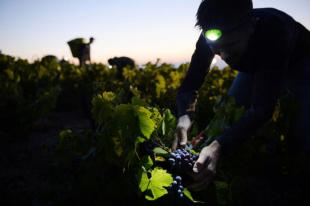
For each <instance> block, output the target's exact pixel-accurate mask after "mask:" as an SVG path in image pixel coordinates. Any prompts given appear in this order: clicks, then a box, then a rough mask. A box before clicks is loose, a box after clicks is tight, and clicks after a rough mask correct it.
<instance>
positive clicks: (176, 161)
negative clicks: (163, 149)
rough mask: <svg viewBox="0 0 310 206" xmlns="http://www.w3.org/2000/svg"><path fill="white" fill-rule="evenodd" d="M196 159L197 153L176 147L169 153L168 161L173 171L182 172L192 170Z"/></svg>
mask: <svg viewBox="0 0 310 206" xmlns="http://www.w3.org/2000/svg"><path fill="white" fill-rule="evenodd" d="M197 159H198V155H193V154H192V153H191V152H189V151H187V150H186V149H177V150H176V151H174V152H171V153H170V155H169V157H168V162H169V164H170V168H171V170H172V171H173V172H174V173H184V172H188V171H191V170H192V168H193V166H194V164H195V161H196V160H197Z"/></svg>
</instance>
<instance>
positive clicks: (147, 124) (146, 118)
mask: <svg viewBox="0 0 310 206" xmlns="http://www.w3.org/2000/svg"><path fill="white" fill-rule="evenodd" d="M137 114H138V118H139V126H140V131H141V133H142V134H143V135H144V136H145V137H146V138H147V139H149V138H150V137H151V134H152V133H153V131H154V130H155V123H154V122H153V120H152V119H151V115H152V113H151V112H150V111H148V110H147V109H146V108H144V107H138V109H137Z"/></svg>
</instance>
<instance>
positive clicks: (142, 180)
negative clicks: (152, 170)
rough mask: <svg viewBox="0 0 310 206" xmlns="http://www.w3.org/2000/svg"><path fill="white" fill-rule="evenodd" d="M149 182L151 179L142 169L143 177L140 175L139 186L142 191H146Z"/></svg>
mask: <svg viewBox="0 0 310 206" xmlns="http://www.w3.org/2000/svg"><path fill="white" fill-rule="evenodd" d="M149 183H150V180H149V178H148V177H147V172H145V171H142V173H141V177H140V182H139V188H140V190H141V192H144V191H146V190H147V188H148V185H149Z"/></svg>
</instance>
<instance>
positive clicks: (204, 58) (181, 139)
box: [172, 35, 214, 150]
mask: <svg viewBox="0 0 310 206" xmlns="http://www.w3.org/2000/svg"><path fill="white" fill-rule="evenodd" d="M213 56H214V54H213V53H212V51H211V50H210V48H209V46H208V44H207V42H206V40H205V38H204V37H203V36H202V35H200V37H199V39H198V41H197V43H196V50H195V52H194V54H193V55H192V59H191V63H190V66H189V69H188V72H187V74H186V76H185V79H184V81H183V82H182V84H181V86H180V88H179V90H178V94H177V98H176V101H177V110H178V114H177V116H178V124H177V127H176V132H175V138H174V141H173V143H172V149H173V150H175V149H176V148H177V147H178V146H181V147H184V146H185V145H186V143H187V132H188V130H189V128H190V127H191V124H192V121H191V116H192V114H193V113H194V111H195V106H196V101H197V97H198V89H199V88H200V87H201V85H202V83H203V81H204V79H205V76H206V74H207V73H208V71H209V67H210V63H211V61H212V58H213Z"/></svg>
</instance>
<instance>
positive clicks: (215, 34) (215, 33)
mask: <svg viewBox="0 0 310 206" xmlns="http://www.w3.org/2000/svg"><path fill="white" fill-rule="evenodd" d="M204 36H205V38H207V39H208V40H210V41H216V40H218V39H219V38H221V36H222V31H221V30H219V29H209V30H207V31H206V32H205V33H204Z"/></svg>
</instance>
